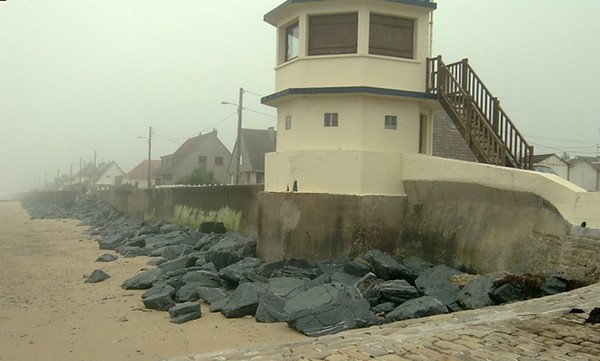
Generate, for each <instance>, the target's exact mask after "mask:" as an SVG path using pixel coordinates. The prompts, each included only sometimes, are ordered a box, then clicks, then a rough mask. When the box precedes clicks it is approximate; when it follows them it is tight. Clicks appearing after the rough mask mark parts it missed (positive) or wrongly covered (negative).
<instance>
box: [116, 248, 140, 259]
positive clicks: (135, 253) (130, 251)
mask: <svg viewBox="0 0 600 361" xmlns="http://www.w3.org/2000/svg"><path fill="white" fill-rule="evenodd" d="M116 251H117V252H118V253H120V254H121V255H123V257H125V258H133V257H140V256H145V255H146V250H144V249H143V248H139V247H128V246H121V247H117V248H116Z"/></svg>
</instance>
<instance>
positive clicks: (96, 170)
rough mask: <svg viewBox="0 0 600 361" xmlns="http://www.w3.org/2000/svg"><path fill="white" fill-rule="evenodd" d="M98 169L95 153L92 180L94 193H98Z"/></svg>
mask: <svg viewBox="0 0 600 361" xmlns="http://www.w3.org/2000/svg"><path fill="white" fill-rule="evenodd" d="M97 178H98V167H97V166H96V151H94V178H93V179H92V191H93V192H95V191H96V182H97V181H98V179H97Z"/></svg>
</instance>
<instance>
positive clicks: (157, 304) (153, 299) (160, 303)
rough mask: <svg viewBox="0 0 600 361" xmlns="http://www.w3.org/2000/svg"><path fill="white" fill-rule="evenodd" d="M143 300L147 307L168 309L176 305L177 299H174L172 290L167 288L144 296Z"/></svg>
mask: <svg viewBox="0 0 600 361" xmlns="http://www.w3.org/2000/svg"><path fill="white" fill-rule="evenodd" d="M142 302H143V303H144V306H145V307H146V308H148V309H151V310H158V311H167V310H168V309H169V308H171V307H173V306H175V301H173V298H171V294H170V292H168V291H167V290H165V291H163V292H162V293H156V294H153V295H151V296H148V297H146V298H143V299H142Z"/></svg>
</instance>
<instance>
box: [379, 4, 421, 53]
mask: <svg viewBox="0 0 600 361" xmlns="http://www.w3.org/2000/svg"><path fill="white" fill-rule="evenodd" d="M414 28H415V21H414V20H411V19H403V18H396V17H393V16H384V15H376V14H371V22H370V27H369V53H370V54H377V55H387V56H395V57H399V58H408V59H412V58H413V55H414V54H413V40H414Z"/></svg>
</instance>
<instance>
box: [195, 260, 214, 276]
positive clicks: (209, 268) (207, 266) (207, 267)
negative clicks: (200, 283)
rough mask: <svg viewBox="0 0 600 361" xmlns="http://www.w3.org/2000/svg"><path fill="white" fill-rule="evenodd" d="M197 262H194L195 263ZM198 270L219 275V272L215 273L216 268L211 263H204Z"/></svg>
mask: <svg viewBox="0 0 600 361" xmlns="http://www.w3.org/2000/svg"><path fill="white" fill-rule="evenodd" d="M197 262H198V261H196V263H197ZM200 269H201V270H203V271H209V272H213V273H217V274H218V273H219V271H217V268H216V267H215V265H214V264H213V263H212V262H208V263H204V264H203V265H202V266H200Z"/></svg>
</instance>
